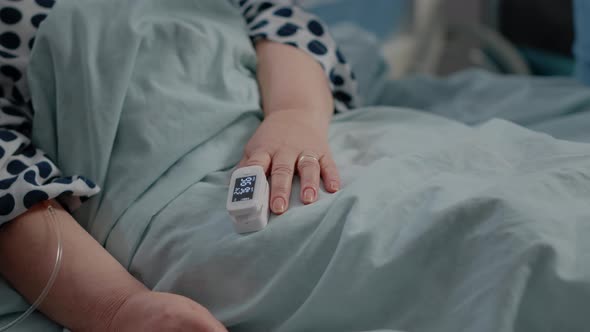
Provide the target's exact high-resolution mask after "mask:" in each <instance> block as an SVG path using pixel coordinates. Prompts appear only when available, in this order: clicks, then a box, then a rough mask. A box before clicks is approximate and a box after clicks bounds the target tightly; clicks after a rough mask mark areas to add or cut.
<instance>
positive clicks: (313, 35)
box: [0, 0, 357, 225]
mask: <svg viewBox="0 0 590 332" xmlns="http://www.w3.org/2000/svg"><path fill="white" fill-rule="evenodd" d="M195 1H197V0H195ZM230 1H232V2H233V4H234V5H236V6H238V7H239V9H240V11H241V13H242V15H243V16H244V19H245V20H246V23H247V25H248V28H249V30H250V37H251V38H252V40H253V41H256V40H259V39H262V38H264V39H268V40H271V41H275V42H280V43H283V44H287V45H291V46H294V47H298V48H300V49H302V50H304V51H305V52H307V53H308V54H310V55H311V56H313V57H314V58H315V59H317V61H318V62H319V63H320V64H321V66H322V68H323V69H324V71H325V73H326V75H327V76H328V77H329V79H330V80H329V81H330V85H331V88H332V91H333V94H334V100H335V107H336V110H337V111H346V110H349V109H351V108H353V107H355V106H356V99H357V97H356V82H355V79H354V75H353V73H352V71H351V70H350V67H349V65H348V64H347V63H346V60H345V58H344V57H343V56H342V54H341V53H340V52H339V51H338V49H337V48H336V44H335V42H334V40H333V39H332V38H331V37H330V35H329V34H328V32H327V30H326V28H325V27H324V25H323V24H322V23H321V22H320V21H319V20H318V19H317V18H316V17H314V16H313V15H310V14H308V13H306V12H304V11H303V10H301V9H300V8H299V7H297V6H295V5H294V4H293V1H288V0H275V1H258V0H230ZM54 4H55V0H0V225H2V223H5V222H7V221H9V220H12V219H14V218H15V217H17V216H18V215H20V214H22V213H24V212H25V211H27V210H28V209H29V208H31V207H32V206H33V205H35V204H36V203H39V202H41V201H44V200H47V199H54V198H55V199H58V200H60V201H61V202H62V203H63V204H64V206H65V207H66V208H67V209H69V210H70V211H73V210H75V209H76V208H78V207H79V206H80V205H81V204H82V203H83V202H84V201H85V200H87V199H89V198H90V197H92V196H94V195H96V194H97V193H98V192H99V190H100V189H99V187H98V186H97V185H96V184H94V183H93V182H92V181H91V180H89V179H87V178H85V177H84V176H81V175H71V176H66V175H63V174H61V171H60V170H59V168H58V167H56V165H55V164H54V163H53V162H52V161H51V160H50V159H49V158H48V157H47V156H46V155H45V154H44V153H43V151H41V150H39V149H37V148H35V147H34V146H33V145H32V144H31V140H30V137H31V136H30V134H31V128H32V119H33V109H32V107H31V104H30V93H29V89H28V86H27V78H26V67H27V64H28V62H29V56H30V52H31V49H32V48H33V45H34V42H35V33H36V31H37V29H38V28H39V26H40V25H41V23H42V22H43V20H44V19H45V18H46V17H47V15H48V14H49V11H50V10H51V8H52V7H53V5H54Z"/></svg>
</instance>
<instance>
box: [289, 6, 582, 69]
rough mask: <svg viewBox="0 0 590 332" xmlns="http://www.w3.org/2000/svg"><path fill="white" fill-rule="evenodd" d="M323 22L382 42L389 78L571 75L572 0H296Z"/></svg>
mask: <svg viewBox="0 0 590 332" xmlns="http://www.w3.org/2000/svg"><path fill="white" fill-rule="evenodd" d="M299 2H300V4H302V5H303V6H305V7H307V8H310V9H311V10H312V11H314V12H315V13H316V14H318V15H319V16H320V17H322V18H323V19H324V20H325V21H326V22H327V23H328V24H330V25H332V26H338V25H342V24H351V23H353V24H356V25H358V26H359V27H361V28H363V29H365V30H367V31H369V32H371V33H372V34H374V36H375V37H376V38H377V39H378V40H379V41H380V43H381V47H380V48H381V54H382V55H383V57H384V58H385V60H386V61H387V63H388V64H389V67H390V70H391V72H390V77H393V78H399V77H405V76H408V75H412V74H430V75H447V74H450V73H453V72H456V71H459V70H462V69H467V68H482V69H485V70H488V71H492V72H497V73H506V74H519V75H528V74H534V75H561V76H564V75H565V76H568V75H571V74H572V71H573V58H572V52H571V47H572V40H573V19H572V1H571V0H560V1H554V0H362V1H361V0H300V1H299Z"/></svg>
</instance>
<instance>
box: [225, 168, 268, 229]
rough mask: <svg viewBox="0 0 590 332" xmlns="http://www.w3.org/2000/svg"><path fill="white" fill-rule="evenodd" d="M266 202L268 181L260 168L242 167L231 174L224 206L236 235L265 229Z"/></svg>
mask: <svg viewBox="0 0 590 332" xmlns="http://www.w3.org/2000/svg"><path fill="white" fill-rule="evenodd" d="M268 200H269V188H268V181H267V179H266V174H265V173H264V169H263V168H262V167H260V166H249V167H242V168H239V169H237V170H235V171H234V172H233V174H232V176H231V180H230V184H229V192H228V195H227V205H226V206H227V211H228V212H229V215H230V216H231V217H232V219H233V225H234V229H235V230H236V232H237V233H240V234H242V233H251V232H257V231H260V230H262V229H263V228H264V227H266V225H267V224H268Z"/></svg>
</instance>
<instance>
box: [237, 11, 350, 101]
mask: <svg viewBox="0 0 590 332" xmlns="http://www.w3.org/2000/svg"><path fill="white" fill-rule="evenodd" d="M248 28H249V31H250V38H251V39H252V41H253V42H256V41H258V40H260V39H266V40H270V41H273V42H278V43H282V44H286V45H290V46H293V47H297V48H299V49H301V50H303V51H304V52H306V53H307V54H309V55H310V56H312V57H313V58H314V59H316V60H317V61H318V62H319V64H320V65H321V66H322V69H323V70H324V73H325V74H326V76H327V77H328V78H329V82H330V89H331V90H332V94H333V95H334V104H335V108H336V110H337V111H347V110H350V109H352V108H355V107H357V106H358V93H357V89H358V87H357V82H356V78H355V76H354V73H353V72H352V69H351V67H350V65H349V64H348V63H347V61H346V58H345V57H344V55H343V54H342V53H341V52H340V50H339V49H338V48H337V45H336V42H335V41H334V39H333V38H332V37H331V36H330V34H329V33H328V31H327V28H326V27H325V25H324V24H323V23H322V22H321V21H320V20H319V19H318V18H317V17H315V16H314V15H311V14H309V13H307V12H305V11H303V10H302V9H300V8H299V7H297V6H287V5H285V6H280V5H274V6H270V7H268V8H265V10H264V11H262V12H260V13H259V14H258V15H257V16H256V17H255V18H254V19H253V20H252V21H251V22H249V23H248Z"/></svg>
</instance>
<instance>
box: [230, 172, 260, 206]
mask: <svg viewBox="0 0 590 332" xmlns="http://www.w3.org/2000/svg"><path fill="white" fill-rule="evenodd" d="M255 185H256V176H255V175H254V176H246V177H243V178H237V179H236V184H235V186H234V195H233V196H232V202H243V201H249V200H251V199H253V198H254V186H255Z"/></svg>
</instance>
